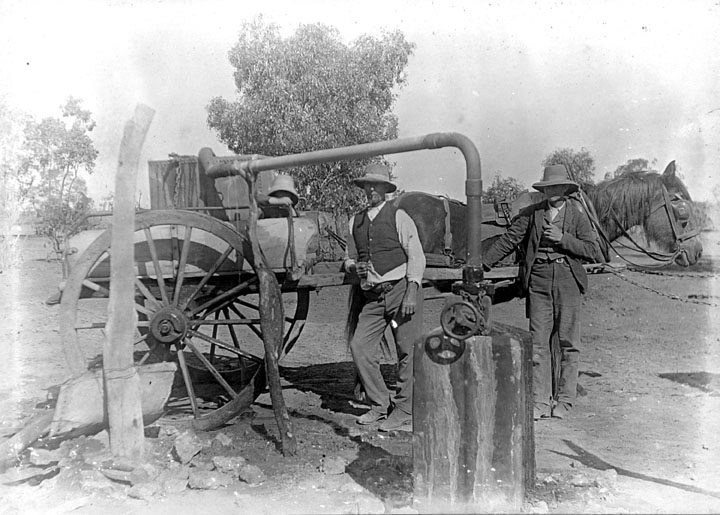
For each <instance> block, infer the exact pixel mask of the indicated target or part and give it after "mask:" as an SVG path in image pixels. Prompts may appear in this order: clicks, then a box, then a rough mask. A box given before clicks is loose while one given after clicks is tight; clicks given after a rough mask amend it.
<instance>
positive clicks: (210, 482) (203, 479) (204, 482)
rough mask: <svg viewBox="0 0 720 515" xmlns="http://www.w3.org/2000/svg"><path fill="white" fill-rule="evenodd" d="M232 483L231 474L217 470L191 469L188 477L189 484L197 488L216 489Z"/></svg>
mask: <svg viewBox="0 0 720 515" xmlns="http://www.w3.org/2000/svg"><path fill="white" fill-rule="evenodd" d="M231 483H232V478H231V477H230V476H228V475H227V474H224V473H222V472H220V471H217V470H214V471H208V470H191V471H190V477H188V486H189V487H190V488H193V489H195V490H215V489H217V488H220V487H224V486H229V485H230V484H231Z"/></svg>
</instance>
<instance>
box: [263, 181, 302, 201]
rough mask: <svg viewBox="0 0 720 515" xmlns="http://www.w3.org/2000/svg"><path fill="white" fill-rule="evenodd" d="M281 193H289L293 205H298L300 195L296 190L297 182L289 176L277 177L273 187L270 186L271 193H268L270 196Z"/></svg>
mask: <svg viewBox="0 0 720 515" xmlns="http://www.w3.org/2000/svg"><path fill="white" fill-rule="evenodd" d="M281 191H283V192H286V193H289V194H290V198H291V199H292V203H293V205H295V204H297V202H298V198H299V195H298V192H297V191H296V190H295V181H294V180H293V178H292V177H290V176H289V175H282V174H281V175H278V176H277V177H275V180H274V181H273V183H272V186H270V191H268V195H270V196H275V195H273V194H274V193H278V192H281Z"/></svg>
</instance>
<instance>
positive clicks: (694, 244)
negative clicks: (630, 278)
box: [644, 161, 702, 266]
mask: <svg viewBox="0 0 720 515" xmlns="http://www.w3.org/2000/svg"><path fill="white" fill-rule="evenodd" d="M661 179H662V186H664V188H659V190H658V191H657V192H656V193H655V195H654V198H653V203H652V205H651V208H650V216H648V218H647V219H646V220H645V224H644V228H645V234H646V236H647V238H648V241H652V242H654V243H655V244H656V245H658V246H659V247H661V248H662V249H663V250H664V251H666V252H668V253H671V254H673V255H674V260H675V263H677V264H678V265H680V266H690V265H693V264H695V263H697V261H698V260H699V259H700V256H701V255H702V242H701V240H700V230H701V229H702V223H701V220H700V216H699V210H698V208H697V206H696V205H695V204H694V203H693V202H692V199H691V197H690V193H688V190H687V188H686V187H685V185H684V184H683V183H682V181H681V180H680V179H679V178H678V177H677V175H676V174H675V161H672V162H670V164H668V165H667V167H666V168H665V171H664V172H663V174H662V176H661Z"/></svg>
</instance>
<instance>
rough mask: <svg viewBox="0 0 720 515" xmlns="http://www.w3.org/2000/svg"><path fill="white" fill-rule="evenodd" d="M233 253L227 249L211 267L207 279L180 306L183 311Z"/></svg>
mask: <svg viewBox="0 0 720 515" xmlns="http://www.w3.org/2000/svg"><path fill="white" fill-rule="evenodd" d="M232 251H233V248H232V247H228V248H226V249H225V252H223V253H222V255H221V256H220V257H219V258H217V260H216V261H215V263H214V264H213V266H212V267H210V270H208V271H207V272H206V273H205V277H203V278H202V279H201V280H200V282H199V283H198V284H197V286H195V289H194V290H193V292H192V293H191V294H190V296H189V297H188V298H187V299H186V300H185V302H183V303H182V306H180V308H181V309H186V308H187V306H188V304H189V303H190V301H192V300H193V299H194V298H195V297H196V296H197V294H198V293H200V291H201V290H202V289H203V287H204V286H205V285H206V284H207V282H208V281H209V280H210V278H212V276H213V275H214V274H215V272H217V270H218V268H220V266H221V265H222V264H223V263H224V262H225V260H226V259H227V258H228V256H230V253H231V252H232Z"/></svg>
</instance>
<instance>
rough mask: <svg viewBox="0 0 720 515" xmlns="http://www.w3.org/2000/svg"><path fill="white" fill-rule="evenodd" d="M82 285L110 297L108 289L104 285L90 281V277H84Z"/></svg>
mask: <svg viewBox="0 0 720 515" xmlns="http://www.w3.org/2000/svg"><path fill="white" fill-rule="evenodd" d="M82 285H83V286H85V287H86V288H90V289H91V290H93V291H95V292H97V293H101V294H102V295H103V296H105V297H110V290H108V289H107V288H105V287H104V286H100V285H99V284H98V283H96V282H94V281H91V280H90V279H85V280H84V281H83V282H82Z"/></svg>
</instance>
